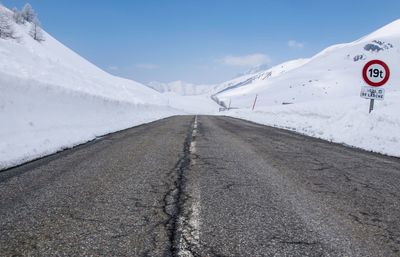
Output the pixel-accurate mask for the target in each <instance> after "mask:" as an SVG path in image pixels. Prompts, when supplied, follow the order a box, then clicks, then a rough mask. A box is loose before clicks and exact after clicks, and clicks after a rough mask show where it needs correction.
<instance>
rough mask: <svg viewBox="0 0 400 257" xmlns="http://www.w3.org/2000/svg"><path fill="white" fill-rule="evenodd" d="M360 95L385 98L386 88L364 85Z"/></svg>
mask: <svg viewBox="0 0 400 257" xmlns="http://www.w3.org/2000/svg"><path fill="white" fill-rule="evenodd" d="M360 96H361V97H362V98H366V99H375V100H383V99H384V98H385V89H382V88H378V87H362V88H361V93H360Z"/></svg>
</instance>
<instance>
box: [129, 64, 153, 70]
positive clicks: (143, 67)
mask: <svg viewBox="0 0 400 257" xmlns="http://www.w3.org/2000/svg"><path fill="white" fill-rule="evenodd" d="M135 67H136V68H139V69H146V70H154V69H158V68H159V66H158V65H156V64H152V63H138V64H136V65H135Z"/></svg>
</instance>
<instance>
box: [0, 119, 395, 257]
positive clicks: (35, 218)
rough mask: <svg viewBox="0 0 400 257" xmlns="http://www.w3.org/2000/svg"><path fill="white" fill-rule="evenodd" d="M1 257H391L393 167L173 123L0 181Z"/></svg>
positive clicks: (258, 133) (211, 123)
mask: <svg viewBox="0 0 400 257" xmlns="http://www.w3.org/2000/svg"><path fill="white" fill-rule="evenodd" d="M0 256H389V257H390V256H400V159H398V158H392V157H387V156H382V155H378V154H374V153H369V152H366V151H362V150H357V149H353V148H349V147H345V146H342V145H338V144H332V143H329V142H326V141H322V140H318V139H314V138H310V137H306V136H302V135H299V134H296V133H293V132H290V131H285V130H280V129H276V128H271V127H267V126H262V125H257V124H254V123H251V122H247V121H243V120H239V119H234V118H228V117H214V116H198V117H197V118H196V117H194V116H178V117H171V118H168V119H163V120H160V121H156V122H153V123H150V124H145V125H142V126H138V127H135V128H132V129H128V130H125V131H121V132H117V133H114V134H110V135H107V136H104V137H102V138H100V139H98V140H96V141H93V142H90V143H88V144H85V145H81V146H78V147H76V148H74V149H70V150H66V151H63V152H61V153H58V154H55V155H52V156H49V157H45V158H43V159H40V160H37V161H34V162H31V163H28V164H25V165H22V166H20V167H16V168H13V169H10V170H6V171H3V172H0Z"/></svg>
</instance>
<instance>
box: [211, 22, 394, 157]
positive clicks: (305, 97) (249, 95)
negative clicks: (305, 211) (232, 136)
mask: <svg viewBox="0 0 400 257" xmlns="http://www.w3.org/2000/svg"><path fill="white" fill-rule="evenodd" d="M373 59H380V60H383V61H384V62H386V63H387V64H388V65H389V67H390V68H391V69H392V72H391V74H392V75H391V78H390V81H389V83H388V84H387V85H385V86H384V88H385V90H386V96H385V100H384V101H376V106H375V107H376V108H375V110H374V111H373V112H372V114H370V115H369V114H368V105H369V101H368V100H365V99H362V98H360V96H359V95H360V89H361V86H365V83H364V81H363V79H362V76H361V71H362V67H363V66H364V65H365V64H366V63H367V62H368V61H370V60H373ZM398 67H400V20H396V21H394V22H392V23H390V24H388V25H387V26H384V27H383V28H381V29H378V30H377V31H375V32H373V33H371V34H369V35H367V36H365V37H363V38H361V39H358V40H356V41H354V42H351V43H346V44H339V45H334V46H331V47H328V48H327V49H325V50H323V51H322V52H320V53H318V54H316V55H315V56H313V57H312V58H310V59H303V60H295V61H291V62H286V63H284V64H280V65H277V66H275V67H272V68H271V69H268V70H266V71H263V72H259V73H257V74H254V75H247V76H243V77H240V78H237V79H234V80H231V81H228V82H225V83H222V84H220V85H218V86H217V87H216V88H215V93H214V95H213V98H214V99H215V100H216V101H217V102H219V103H220V104H223V105H226V104H227V103H228V102H229V101H231V103H232V104H231V105H232V106H233V107H238V108H241V109H239V110H233V111H231V112H230V115H234V116H238V117H242V118H247V119H251V120H254V121H258V122H261V123H265V124H269V125H276V126H279V127H284V128H290V129H294V130H296V131H299V132H302V133H305V134H308V135H312V136H317V137H321V138H324V139H328V140H332V141H335V142H341V143H346V144H349V145H354V146H358V147H362V148H364V149H370V150H374V151H377V152H381V153H388V154H392V155H397V156H400V100H399V99H400V72H398ZM256 95H258V98H257V104H256V111H254V112H252V111H251V107H252V105H253V103H254V100H255V97H256Z"/></svg>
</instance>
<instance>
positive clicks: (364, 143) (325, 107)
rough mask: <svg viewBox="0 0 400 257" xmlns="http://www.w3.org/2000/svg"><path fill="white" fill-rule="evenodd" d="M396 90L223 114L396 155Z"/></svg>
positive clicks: (399, 142)
mask: <svg viewBox="0 0 400 257" xmlns="http://www.w3.org/2000/svg"><path fill="white" fill-rule="evenodd" d="M399 98H400V93H394V94H390V95H388V96H387V97H386V99H385V101H375V110H374V111H373V112H372V113H371V114H369V113H368V109H369V101H368V100H365V99H361V98H359V97H350V98H346V99H332V100H329V101H314V102H304V103H299V104H291V105H275V106H269V107H261V108H256V110H255V111H251V110H250V109H239V110H230V111H229V112H227V113H226V115H229V116H233V117H237V118H242V119H246V120H250V121H253V122H256V123H260V124H264V125H269V126H274V127H279V128H283V129H288V130H292V131H296V132H298V133H301V134H305V135H308V136H312V137H317V138H321V139H325V140H328V141H331V142H336V143H341V144H346V145H350V146H353V147H357V148H362V149H365V150H368V151H373V152H377V153H382V154H386V155H392V156H397V157H400V115H399V110H400V102H399V100H398V99H399Z"/></svg>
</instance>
